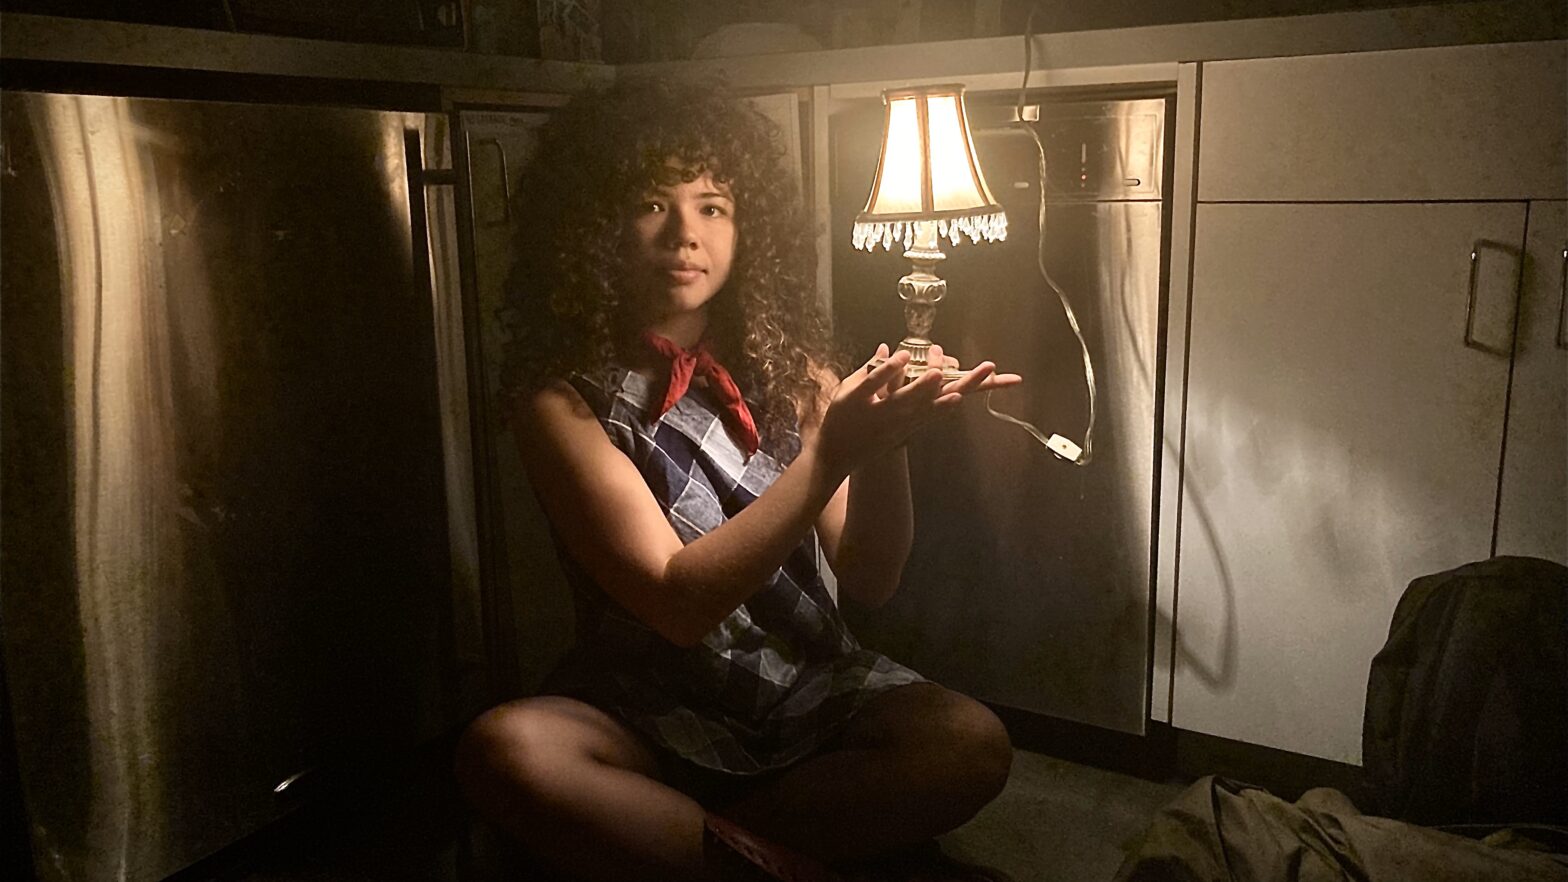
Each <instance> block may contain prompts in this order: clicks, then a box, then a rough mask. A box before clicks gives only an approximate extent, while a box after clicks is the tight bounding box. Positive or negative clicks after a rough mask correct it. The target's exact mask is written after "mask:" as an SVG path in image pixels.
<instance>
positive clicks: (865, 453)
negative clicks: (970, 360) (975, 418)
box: [817, 344, 1022, 475]
mask: <svg viewBox="0 0 1568 882" xmlns="http://www.w3.org/2000/svg"><path fill="white" fill-rule="evenodd" d="M909 357H910V356H909V353H908V352H906V351H903V350H900V351H898V352H894V353H892V354H891V355H889V354H888V347H887V345H886V344H882V345H879V346H878V347H877V353H876V356H875V358H873V359H872V360H871V361H868V362H867V363H866V364H865V366H864V367H863V368H861V369H860V370H857V371H854V372H853V373H851V374H850V375H849V376H847V377H845V378H844V379H843V381H842V382H840V383H839V384H838V388H836V389H835V390H834V391H833V396H832V400H831V401H830V402H829V404H828V408H827V412H826V413H825V414H823V416H822V424H821V428H820V430H819V432H818V434H817V441H818V444H819V445H820V447H819V450H820V452H821V455H822V457H823V460H824V462H826V463H828V464H829V465H830V467H832V468H833V469H834V470H835V471H838V472H840V473H842V474H844V475H848V474H850V473H852V472H854V471H855V470H857V469H858V468H859V467H860V466H861V465H863V464H865V463H866V462H868V461H869V460H871V459H872V458H874V457H876V456H879V455H881V454H883V453H886V452H887V451H889V450H891V449H893V448H894V447H897V446H899V445H901V444H903V443H904V442H905V441H906V440H908V438H909V436H910V435H911V434H913V433H914V432H915V430H916V429H918V428H920V426H922V425H924V424H925V423H926V421H928V420H930V419H931V418H932V417H934V416H936V415H937V414H939V413H942V412H943V411H947V410H951V409H952V408H954V407H957V406H958V404H959V403H960V402H961V401H963V398H964V395H966V394H968V393H970V392H976V391H979V390H982V389H994V388H1001V387H1004V386H1012V385H1016V384H1017V383H1020V382H1022V378H1020V377H1019V376H1018V375H1017V374H997V373H996V365H994V364H992V363H991V362H988V361H985V362H981V363H980V364H978V365H976V366H975V367H974V369H973V370H971V371H969V373H967V374H965V375H964V376H963V377H960V378H958V379H956V380H944V379H943V378H942V372H941V371H939V370H928V371H926V372H925V373H923V374H921V375H920V376H918V377H915V378H914V379H911V380H906V377H905V369H906V368H907V367H908V365H909ZM927 358H928V360H929V362H930V363H931V364H933V365H938V364H939V365H944V366H949V367H953V368H956V367H957V366H958V362H957V361H956V360H954V359H952V358H949V357H947V356H946V355H944V354H943V353H942V347H940V346H936V345H932V347H931V351H930V353H929V354H928V356H927ZM877 359H884V360H883V361H882V363H881V364H877Z"/></svg>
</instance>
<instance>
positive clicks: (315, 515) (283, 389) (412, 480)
mask: <svg viewBox="0 0 1568 882" xmlns="http://www.w3.org/2000/svg"><path fill="white" fill-rule="evenodd" d="M0 113H3V126H4V128H3V134H4V144H5V155H4V166H5V167H4V184H5V198H4V200H3V218H0V221H3V223H0V231H3V243H0V244H3V261H4V265H5V273H4V276H3V279H0V296H3V300H0V306H3V318H0V333H3V341H0V350H3V366H4V374H3V379H4V386H3V388H4V394H3V397H0V400H3V408H4V410H3V415H0V424H3V437H0V443H3V448H4V455H3V457H0V460H3V463H4V466H3V469H4V472H3V477H4V488H3V494H4V501H5V514H6V518H5V530H4V533H3V540H0V541H3V545H0V549H3V554H0V558H3V561H0V564H3V572H0V577H3V581H4V585H5V590H4V594H3V599H0V604H3V606H0V611H3V634H0V636H3V644H4V671H5V675H6V679H7V681H8V683H7V685H8V688H9V697H10V702H11V707H12V710H13V719H12V720H10V721H9V724H10V725H12V726H13V728H14V734H15V743H16V752H17V758H18V762H19V766H20V777H21V783H22V788H23V793H24V797H25V802H26V810H27V815H28V819H29V821H30V825H31V834H32V842H33V847H34V854H35V856H36V864H37V869H38V872H39V873H40V875H41V876H42V877H43V878H44V879H46V880H66V879H70V880H100V879H101V880H108V879H115V880H153V879H161V878H163V877H165V876H167V875H168V874H170V873H172V872H175V871H177V870H179V869H181V868H182V867H185V866H187V865H189V864H190V863H192V862H193V861H195V860H197V859H199V858H201V857H203V856H204V855H207V854H210V853H212V852H214V851H216V850H217V849H220V848H221V847H223V846H224V845H226V844H229V843H231V842H233V841H234V840H236V839H238V838H239V837H242V836H244V835H245V834H247V833H249V832H252V831H254V830H256V829H257V828H259V827H261V826H262V825H264V824H266V823H268V822H269V821H271V820H273V819H276V818H278V817H279V816H281V815H283V814H284V813H286V812H288V811H290V810H291V809H293V808H295V807H298V806H299V805H300V804H301V800H309V799H310V798H311V796H312V794H322V793H326V792H330V791H333V790H334V789H336V788H338V787H341V786H342V783H343V782H345V781H348V780H352V777H353V776H352V772H353V770H354V769H356V768H357V767H361V766H363V765H364V764H366V763H369V762H373V761H375V760H377V759H381V758H385V757H389V756H391V755H393V754H396V753H397V752H398V751H399V750H401V749H404V748H407V747H409V746H412V745H415V744H417V743H420V742H424V741H427V740H429V739H430V738H431V737H432V736H434V735H435V734H437V733H439V732H441V731H443V730H444V729H446V728H448V727H449V725H450V720H449V719H448V718H449V717H450V715H451V711H450V709H449V708H448V704H449V700H448V699H447V698H446V697H445V696H446V693H447V691H448V690H447V683H448V681H449V679H450V677H451V668H450V664H449V663H448V660H449V659H450V657H451V653H452V645H451V644H452V642H453V637H452V618H453V609H452V582H453V576H452V569H453V567H452V554H451V547H452V540H451V539H450V537H449V534H448V520H447V511H446V507H447V501H446V499H447V498H446V488H445V486H444V474H443V426H442V421H443V416H442V413H443V412H442V408H441V406H440V394H439V391H438V381H437V376H438V370H437V350H436V333H435V329H434V325H433V320H432V308H431V299H430V297H431V288H430V280H429V278H427V277H421V269H422V270H423V273H424V274H425V275H428V274H429V272H430V268H429V267H430V265H429V263H428V262H425V261H424V260H423V255H421V254H419V253H418V252H417V251H416V250H415V245H414V243H413V241H412V238H413V236H415V235H417V232H418V231H420V230H422V227H423V225H422V224H421V223H416V222H414V220H415V219H413V218H411V215H410V192H409V168H408V166H407V164H406V162H405V132H406V131H407V130H409V129H413V130H416V131H420V130H423V129H424V127H425V118H424V117H423V116H421V115H407V114H400V113H386V112H377V111H363V110H340V109H328V108H303V107H274V106H253V105H228V104H219V103H211V102H178V101H159V100H150V99H124V98H109V97H95V96H78V95H54V94H37V93H7V94H6V95H5V96H4V102H3V111H0ZM420 220H422V218H421V219H420ZM424 247H425V242H424V241H420V242H419V243H418V248H419V249H420V250H422V249H423V248H424ZM416 267H417V268H419V269H416Z"/></svg>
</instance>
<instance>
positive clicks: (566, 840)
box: [458, 81, 1019, 880]
mask: <svg viewBox="0 0 1568 882" xmlns="http://www.w3.org/2000/svg"><path fill="white" fill-rule="evenodd" d="M781 159H782V153H781V151H780V149H779V147H778V145H777V141H776V138H775V136H774V133H773V131H772V127H771V125H770V124H769V123H768V122H767V121H766V119H765V118H764V117H762V116H761V115H760V114H758V113H757V112H756V111H754V110H752V109H751V108H750V107H749V106H748V105H746V104H745V103H744V102H740V101H737V100H735V99H733V98H732V97H730V96H728V95H726V94H724V92H723V90H722V89H720V88H717V87H714V86H712V85H711V84H697V85H693V84H686V85H677V84H670V83H662V82H646V81H645V82H642V83H637V84H633V85H621V86H617V87H616V88H615V89H613V90H611V91H609V92H608V93H605V94H600V95H594V96H589V97H588V98H585V99H583V100H579V101H577V102H574V103H573V105H572V106H570V107H568V108H566V109H565V110H563V111H562V112H561V113H560V114H558V116H557V117H556V118H555V119H554V120H553V121H552V122H551V124H550V125H549V126H548V127H547V129H546V131H545V133H544V135H543V140H542V142H541V144H540V147H539V152H538V154H537V156H536V158H535V162H534V164H533V172H532V174H531V176H530V179H529V182H528V183H527V184H526V185H525V186H524V187H523V188H522V190H521V192H520V195H519V199H520V203H521V204H522V205H523V206H524V210H525V211H526V213H527V214H528V216H529V223H528V224H527V225H526V228H525V229H524V230H523V232H522V235H523V239H522V240H521V241H520V243H519V244H520V247H521V257H520V260H519V264H518V271H517V273H516V274H515V276H514V278H515V279H516V280H517V282H516V284H515V285H514V286H513V287H514V294H513V301H512V303H511V307H512V309H511V311H510V314H511V316H512V319H511V326H512V339H511V342H510V347H509V351H508V361H507V372H506V373H507V381H508V389H509V390H510V394H511V396H512V401H513V402H514V404H513V410H512V426H513V431H514V435H515V436H516V438H517V443H518V449H519V452H520V454H521V456H522V459H523V462H524V464H525V466H526V467H527V471H528V475H529V478H530V482H531V483H532V485H533V487H534V490H535V492H536V494H537V495H538V497H539V500H540V503H541V505H542V507H543V509H544V511H545V513H546V514H547V515H548V517H549V520H550V523H551V525H552V528H553V530H554V532H555V535H556V540H557V544H558V546H559V548H560V551H561V557H562V560H563V563H564V565H565V567H566V570H567V573H568V577H569V580H570V581H571V582H572V584H573V588H574V594H575V601H576V604H577V609H578V628H577V636H578V645H577V647H576V649H575V650H574V651H573V652H572V654H571V655H570V656H569V657H568V659H567V660H566V661H565V662H563V664H562V666H561V668H560V670H558V671H557V672H556V674H555V675H554V676H553V677H552V680H551V682H550V683H549V684H547V689H546V691H547V692H548V693H550V694H547V695H542V696H537V697H531V698H524V699H519V700H516V701H512V702H508V703H507V704H504V705H501V706H500V707H498V708H495V709H493V710H491V711H489V712H488V713H486V714H485V715H483V716H482V717H480V718H479V719H478V720H476V721H475V722H474V724H473V725H472V726H471V727H470V729H469V731H468V732H467V733H466V734H465V736H464V738H463V740H462V743H461V745H460V748H459V757H458V772H459V776H460V778H461V781H462V783H463V785H464V787H465V790H466V792H467V793H468V795H469V798H470V800H471V801H472V802H473V804H474V805H475V806H476V807H477V808H478V809H479V811H480V812H481V813H482V814H483V815H484V816H485V817H487V818H489V819H490V820H491V821H492V822H494V823H495V824H496V825H497V826H499V827H500V828H501V829H502V830H504V831H506V832H507V833H509V834H510V835H512V836H513V837H515V838H516V839H517V840H519V841H520V842H522V843H523V844H524V845H525V846H527V847H528V848H529V849H530V850H531V851H532V852H534V853H536V854H538V855H540V856H542V857H544V858H546V859H548V860H550V861H551V862H552V863H554V864H556V865H558V866H560V867H561V868H563V869H566V870H568V871H570V872H572V873H573V874H575V875H578V876H581V877H585V878H593V879H605V880H611V879H613V880H631V879H642V878H647V879H710V878H741V877H743V876H734V875H733V874H734V873H735V872H741V870H740V869H739V868H740V866H741V865H742V864H746V865H755V866H756V867H761V868H765V870H766V871H767V872H769V873H771V874H772V875H773V876H774V877H777V878H785V877H793V878H818V877H820V878H833V875H832V873H833V872H837V871H836V870H835V871H829V870H828V869H827V868H828V867H829V866H833V867H837V868H840V869H842V868H846V867H850V866H860V867H862V868H864V867H868V866H872V865H873V864H868V863H866V862H867V861H872V862H875V861H878V860H880V861H882V866H884V867H891V866H892V865H893V863H896V861H894V862H893V863H889V860H888V858H887V856H888V855H896V854H899V853H901V852H907V850H908V849H909V848H910V847H911V846H915V845H918V844H920V843H922V842H929V840H930V839H931V837H933V836H935V835H937V834H940V833H942V832H945V831H947V830H950V829H952V828H954V827H956V826H957V825H959V824H961V823H963V822H964V821H966V820H967V819H969V818H970V817H971V816H973V814H974V813H975V812H976V811H978V810H979V809H980V808H981V807H982V806H983V805H985V804H986V803H987V802H989V801H990V800H991V799H992V798H994V797H995V796H996V794H997V793H998V792H1000V790H1001V787H1002V785H1003V783H1004V782H1005V780H1006V776H1007V770H1008V766H1009V763H1010V761H1011V748H1010V746H1009V744H1008V740H1007V735H1006V732H1005V730H1004V729H1003V728H1002V726H1001V724H1000V723H999V722H998V721H997V719H996V718H995V716H994V715H992V714H991V713H990V712H989V711H988V710H987V709H986V708H984V707H983V706H982V705H980V704H979V703H977V702H975V701H973V700H971V699H968V698H965V697H963V696H961V695H958V694H956V693H953V692H950V691H948V690H946V689H943V688H942V687H940V686H937V685H935V684H933V683H930V682H927V681H925V680H924V679H923V678H921V677H920V676H919V675H918V674H916V673H915V672H913V671H911V670H909V669H907V668H905V667H903V666H901V665H898V664H896V663H894V662H892V661H890V660H888V659H887V658H885V657H883V656H881V655H880V654H878V653H875V652H873V651H870V650H867V649H864V648H862V647H860V646H859V644H858V643H856V641H855V639H854V638H853V637H852V636H851V635H850V633H849V631H848V629H847V628H846V627H845V625H844V622H843V619H842V617H841V616H840V614H839V610H838V608H837V603H836V599H835V598H834V597H832V596H831V595H830V594H829V592H828V591H827V589H826V588H825V586H824V583H823V580H822V578H821V575H820V571H819V563H818V562H819V560H820V559H821V558H823V557H825V558H826V559H827V561H828V562H829V563H830V564H831V566H832V568H833V571H834V572H835V573H836V574H837V576H838V585H839V592H840V598H842V599H844V600H847V601H849V602H854V603H859V604H862V605H864V606H868V607H876V606H879V605H881V604H882V603H884V602H886V601H887V599H888V598H889V597H890V596H891V595H892V593H893V591H894V590H895V588H896V587H897V585H898V580H899V576H900V572H901V570H902V567H903V564H904V560H905V558H906V557H907V555H908V552H909V547H910V542H911V536H912V533H913V516H912V511H911V505H910V494H909V480H908V472H907V466H906V462H905V457H904V450H903V446H902V445H903V443H904V441H905V439H907V438H908V437H909V435H910V434H911V433H912V432H913V431H915V430H916V429H917V428H918V427H919V426H920V425H921V424H922V423H924V422H925V421H926V420H928V419H931V418H932V417H934V416H936V415H937V414H938V413H940V412H942V411H944V410H948V409H950V408H952V407H954V406H956V405H957V404H958V403H959V402H960V400H961V399H962V398H963V396H964V395H965V394H967V393H969V392H973V391H976V390H979V389H985V388H993V387H997V386H1003V385H1009V384H1012V383H1016V382H1018V381H1019V379H1018V377H1016V376H1013V375H996V374H995V372H994V371H995V369H994V366H993V365H991V364H989V363H983V364H981V365H979V366H977V367H976V368H975V369H974V370H973V372H971V373H970V374H969V375H968V376H967V377H966V378H964V379H961V380H956V381H952V382H945V381H944V380H943V379H942V377H941V374H940V373H939V372H928V373H926V374H924V375H922V376H920V377H919V378H917V379H914V380H910V381H908V382H906V381H905V379H904V374H905V370H904V369H905V367H906V365H907V362H908V356H907V353H902V352H900V353H894V354H892V355H891V356H889V354H888V351H887V347H886V346H882V347H879V349H878V351H877V354H876V358H874V359H873V360H872V361H871V362H868V363H866V364H864V365H861V366H858V367H857V369H856V370H855V371H853V372H852V373H850V374H849V375H848V376H847V377H846V378H844V379H843V380H842V381H841V380H840V379H839V377H838V374H837V373H836V372H835V370H834V365H835V364H836V363H837V362H836V359H835V358H834V357H833V355H832V353H831V350H830V348H829V344H828V335H827V333H826V329H825V324H824V322H823V320H822V319H821V317H820V315H819V314H818V312H817V306H816V292H815V288H814V285H813V279H814V278H815V256H814V253H813V249H812V243H811V239H810V235H809V230H808V228H807V225H806V223H805V221H804V218H803V215H802V213H801V211H800V209H799V207H798V204H797V199H796V197H795V193H794V190H793V184H792V181H791V178H790V176H789V175H788V174H787V173H786V172H785V171H784V169H783V166H782V163H781ZM932 356H933V358H934V359H936V360H938V363H943V361H941V360H942V359H943V356H942V355H941V353H940V351H939V350H936V349H933V354H932ZM750 872H756V871H755V870H750ZM888 872H889V873H893V872H894V871H892V870H889V871H888ZM895 875H896V874H895ZM904 875H905V877H907V875H908V874H904ZM923 878H982V877H971V876H961V875H957V874H956V871H955V872H954V873H952V874H949V875H948V876H942V877H931V876H927V877H923Z"/></svg>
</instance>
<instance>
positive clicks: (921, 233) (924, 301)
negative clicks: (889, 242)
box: [898, 221, 947, 376]
mask: <svg viewBox="0 0 1568 882" xmlns="http://www.w3.org/2000/svg"><path fill="white" fill-rule="evenodd" d="M904 256H905V257H907V258H909V262H910V263H911V264H912V265H913V270H912V271H911V272H910V273H909V275H907V276H904V277H903V278H902V279H899V280H898V297H899V299H900V300H902V301H904V330H905V331H906V332H907V334H908V336H906V337H904V339H903V341H901V342H900V343H899V344H898V348H899V349H907V350H909V353H910V360H909V368H908V373H909V375H910V376H917V375H919V374H921V373H923V372H924V371H925V370H926V367H927V361H926V352H927V351H928V350H929V349H930V348H931V326H932V324H933V323H935V322H936V304H937V301H939V300H941V299H942V297H943V296H944V295H945V294H947V282H946V281H945V280H944V279H942V278H940V277H939V276H937V274H936V273H935V272H933V271H934V270H935V269H936V265H937V264H939V263H941V262H942V261H944V260H946V259H947V255H945V254H943V253H942V249H941V248H939V247H937V238H936V222H935V221H920V222H917V223H916V224H915V234H914V240H913V242H912V243H911V244H910V247H909V250H908V251H905V252H904Z"/></svg>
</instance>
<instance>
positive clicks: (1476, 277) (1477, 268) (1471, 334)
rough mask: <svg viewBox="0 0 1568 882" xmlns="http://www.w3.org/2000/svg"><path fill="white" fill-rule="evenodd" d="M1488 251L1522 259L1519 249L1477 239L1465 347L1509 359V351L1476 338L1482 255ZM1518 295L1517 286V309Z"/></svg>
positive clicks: (1471, 263)
mask: <svg viewBox="0 0 1568 882" xmlns="http://www.w3.org/2000/svg"><path fill="white" fill-rule="evenodd" d="M1486 251H1498V252H1501V253H1503V254H1506V255H1508V256H1510V257H1513V258H1514V259H1515V261H1518V260H1519V259H1520V257H1521V255H1520V252H1519V249H1517V248H1514V247H1512V246H1509V245H1505V244H1503V243H1502V242H1493V241H1492V240H1490V239H1477V240H1476V243H1475V245H1474V246H1473V247H1472V248H1471V249H1470V294H1469V299H1468V300H1467V301H1466V303H1465V346H1466V347H1468V348H1470V349H1476V350H1479V351H1481V352H1489V353H1491V354H1493V355H1501V356H1504V357H1507V356H1508V355H1509V352H1508V350H1507V349H1501V348H1498V347H1495V346H1488V345H1487V344H1485V343H1482V342H1481V341H1479V340H1477V339H1476V338H1475V300H1476V291H1477V289H1478V288H1479V287H1480V285H1479V281H1480V275H1481V254H1482V253H1483V252H1486ZM1518 294H1519V292H1518V289H1517V286H1515V291H1514V296H1515V298H1516V300H1515V304H1514V306H1515V308H1516V309H1517V308H1518V302H1517V297H1518ZM1511 345H1512V341H1510V346H1511Z"/></svg>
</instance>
